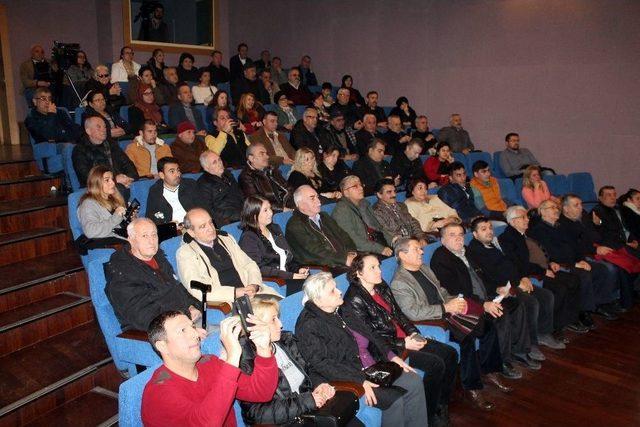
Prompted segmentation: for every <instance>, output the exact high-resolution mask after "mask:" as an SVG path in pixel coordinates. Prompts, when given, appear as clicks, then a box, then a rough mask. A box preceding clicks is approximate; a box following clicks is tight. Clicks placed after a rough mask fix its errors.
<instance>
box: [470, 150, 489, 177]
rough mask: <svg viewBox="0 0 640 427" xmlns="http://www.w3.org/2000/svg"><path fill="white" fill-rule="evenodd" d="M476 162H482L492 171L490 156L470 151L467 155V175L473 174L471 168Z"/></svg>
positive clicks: (481, 152) (482, 152) (483, 152)
mask: <svg viewBox="0 0 640 427" xmlns="http://www.w3.org/2000/svg"><path fill="white" fill-rule="evenodd" d="M478 160H484V161H485V162H487V164H488V165H489V170H491V169H493V160H491V154H489V153H487V152H486V151H472V152H471V153H469V154H467V164H468V165H469V169H470V170H469V172H468V173H469V175H471V174H472V173H473V172H472V171H471V169H472V168H473V164H474V163H475V162H477V161H478Z"/></svg>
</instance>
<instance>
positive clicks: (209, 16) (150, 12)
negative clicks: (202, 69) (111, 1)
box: [122, 0, 218, 54]
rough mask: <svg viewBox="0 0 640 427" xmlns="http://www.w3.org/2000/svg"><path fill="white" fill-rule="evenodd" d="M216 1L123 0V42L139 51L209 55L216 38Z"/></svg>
mask: <svg viewBox="0 0 640 427" xmlns="http://www.w3.org/2000/svg"><path fill="white" fill-rule="evenodd" d="M216 3H217V2H216V0H123V2H122V18H123V19H122V22H123V28H124V42H125V44H126V45H130V46H132V47H133V48H134V49H136V50H147V51H152V50H154V49H157V48H160V49H162V50H164V51H167V52H182V51H184V50H185V49H189V51H190V52H192V53H194V54H198V53H199V54H208V53H211V50H212V49H213V48H214V46H215V44H216V41H217V39H218V37H217V29H218V25H217V21H216V19H217V16H218V14H217V13H216Z"/></svg>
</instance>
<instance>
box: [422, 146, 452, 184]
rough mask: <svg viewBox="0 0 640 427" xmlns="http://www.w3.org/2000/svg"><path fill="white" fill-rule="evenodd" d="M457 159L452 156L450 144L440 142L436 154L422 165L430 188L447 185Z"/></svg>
mask: <svg viewBox="0 0 640 427" xmlns="http://www.w3.org/2000/svg"><path fill="white" fill-rule="evenodd" d="M455 161H456V159H454V158H453V155H452V154H451V147H450V146H449V143H448V142H438V143H437V145H436V152H435V154H434V155H433V156H430V157H429V158H428V159H427V160H426V161H425V162H424V164H423V165H422V170H423V171H424V174H425V175H426V176H427V179H428V180H429V188H433V187H437V186H442V185H447V184H448V183H449V174H450V173H451V165H452V164H453V162H455Z"/></svg>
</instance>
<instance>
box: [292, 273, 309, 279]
mask: <svg viewBox="0 0 640 427" xmlns="http://www.w3.org/2000/svg"><path fill="white" fill-rule="evenodd" d="M307 277H309V273H307V274H301V273H293V278H294V279H306V278H307Z"/></svg>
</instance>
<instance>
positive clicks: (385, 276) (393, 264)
mask: <svg viewBox="0 0 640 427" xmlns="http://www.w3.org/2000/svg"><path fill="white" fill-rule="evenodd" d="M397 267H398V262H397V261H396V258H395V257H391V258H387V259H385V260H383V261H382V262H381V263H380V270H382V280H384V281H385V282H387V283H388V284H391V279H393V275H394V274H395V272H396V268H397Z"/></svg>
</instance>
